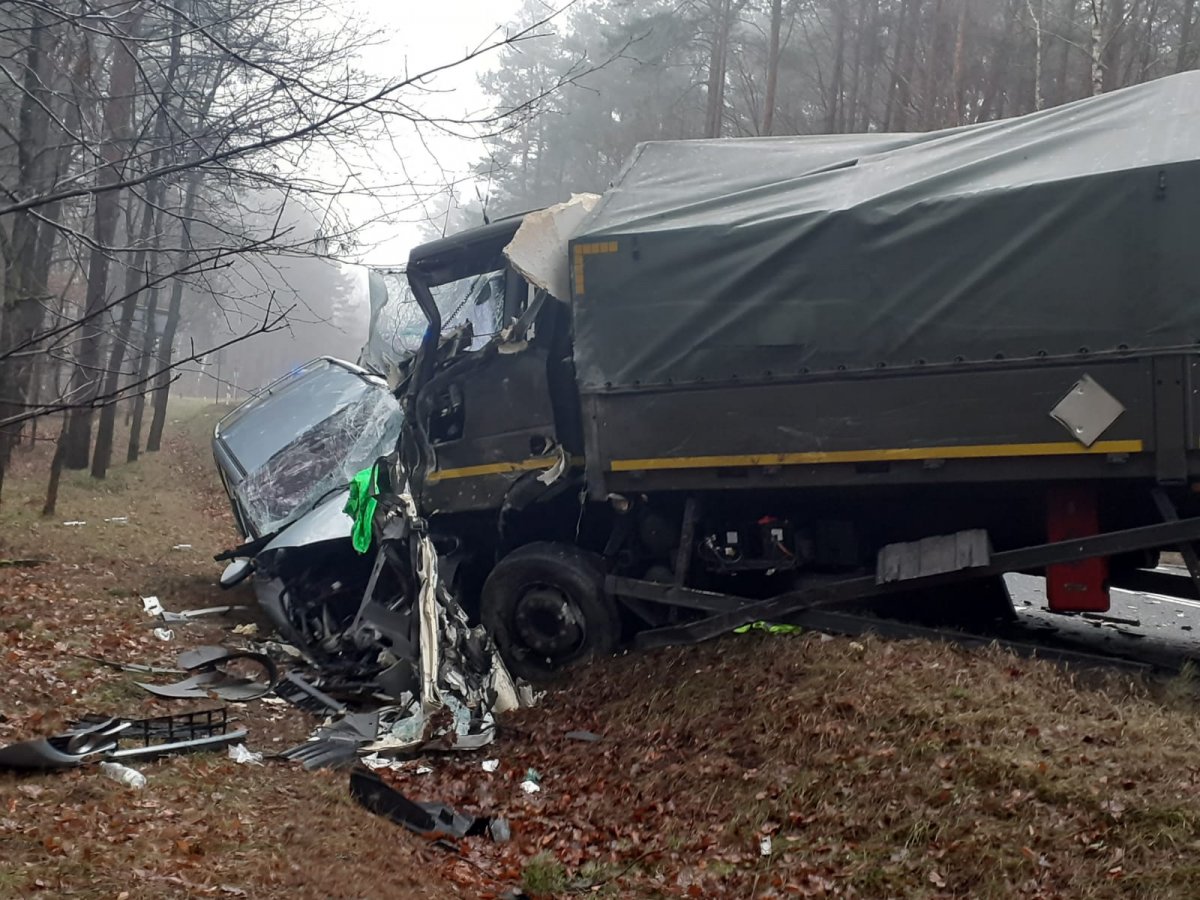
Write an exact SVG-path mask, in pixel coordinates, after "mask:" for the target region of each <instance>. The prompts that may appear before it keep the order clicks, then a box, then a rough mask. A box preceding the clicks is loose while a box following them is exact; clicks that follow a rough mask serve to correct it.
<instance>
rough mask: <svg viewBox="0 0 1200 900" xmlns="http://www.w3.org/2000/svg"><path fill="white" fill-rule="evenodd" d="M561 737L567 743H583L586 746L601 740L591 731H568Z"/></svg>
mask: <svg viewBox="0 0 1200 900" xmlns="http://www.w3.org/2000/svg"><path fill="white" fill-rule="evenodd" d="M563 737H565V738H566V739H567V740H569V741H583V742H584V743H588V744H594V743H596V742H597V741H601V740H603V738H602V737H600V735H598V734H596V733H594V732H591V731H568V732H567V733H566V734H565V735H563Z"/></svg>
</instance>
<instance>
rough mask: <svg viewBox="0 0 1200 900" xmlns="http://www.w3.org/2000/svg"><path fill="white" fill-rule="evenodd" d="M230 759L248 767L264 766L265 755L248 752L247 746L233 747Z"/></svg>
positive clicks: (236, 745) (234, 745)
mask: <svg viewBox="0 0 1200 900" xmlns="http://www.w3.org/2000/svg"><path fill="white" fill-rule="evenodd" d="M229 758H230V759H232V760H233V761H234V762H235V763H241V764H242V765H246V766H261V765H263V755H262V754H261V753H254V752H252V751H250V750H247V749H246V745H245V744H233V745H231V746H230V748H229Z"/></svg>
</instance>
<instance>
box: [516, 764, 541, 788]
mask: <svg viewBox="0 0 1200 900" xmlns="http://www.w3.org/2000/svg"><path fill="white" fill-rule="evenodd" d="M541 789H542V776H541V773H539V772H538V770H537V769H529V770H528V771H527V772H526V773H525V780H524V781H522V782H521V790H523V791H524V792H525V793H527V794H536V793H537V792H538V791H540V790H541Z"/></svg>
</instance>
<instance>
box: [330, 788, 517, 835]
mask: <svg viewBox="0 0 1200 900" xmlns="http://www.w3.org/2000/svg"><path fill="white" fill-rule="evenodd" d="M350 796H352V797H353V798H354V799H355V800H357V801H358V802H359V803H360V804H362V805H363V806H364V807H365V808H366V809H368V810H370V811H371V812H373V813H375V815H377V816H382V817H383V818H385V819H388V820H390V821H392V822H395V823H396V824H397V825H401V826H403V827H405V828H407V829H408V830H409V831H412V832H415V833H417V834H419V835H422V836H424V837H428V838H433V839H435V840H436V839H438V838H454V839H456V840H457V839H460V838H464V837H477V836H482V835H485V834H486V835H489V836H490V837H492V839H493V840H497V841H505V840H507V839H508V836H509V828H508V823H507V822H505V821H504V820H503V819H500V818H490V817H487V816H471V815H467V814H465V813H460V812H458V811H457V810H454V809H452V808H451V807H449V806H446V805H445V804H444V803H416V802H414V801H412V800H410V799H409V798H408V797H405V796H404V795H403V794H401V793H400V792H399V791H397V790H396V789H395V788H393V787H390V786H389V785H387V784H386V783H385V782H384V781H383V779H382V778H380V777H379V776H378V775H376V774H375V773H374V772H370V771H367V770H365V769H356V770H355V771H354V772H351V773H350ZM447 846H448V847H450V848H451V849H453V845H447Z"/></svg>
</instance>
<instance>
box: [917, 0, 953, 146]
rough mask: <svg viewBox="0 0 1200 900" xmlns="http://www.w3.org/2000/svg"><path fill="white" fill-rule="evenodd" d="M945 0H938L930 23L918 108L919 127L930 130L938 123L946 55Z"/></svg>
mask: <svg viewBox="0 0 1200 900" xmlns="http://www.w3.org/2000/svg"><path fill="white" fill-rule="evenodd" d="M943 12H944V0H937V2H936V4H935V5H934V7H933V19H932V23H931V25H930V34H931V37H930V42H929V58H928V59H926V60H925V77H924V78H923V79H922V85H921V97H920V101H921V104H920V106H919V107H918V110H917V113H918V115H917V127H918V128H919V129H920V130H921V131H928V130H929V129H930V128H931V127H933V126H934V125H935V124H937V123H938V121H939V120H940V117H939V116H938V107H939V105H940V103H939V101H940V99H941V96H940V95H941V91H940V90H939V84H940V83H941V78H942V72H941V69H942V57H943V56H944V55H945V42H946V28H945V23H944V22H943V16H942V13H943Z"/></svg>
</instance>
